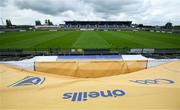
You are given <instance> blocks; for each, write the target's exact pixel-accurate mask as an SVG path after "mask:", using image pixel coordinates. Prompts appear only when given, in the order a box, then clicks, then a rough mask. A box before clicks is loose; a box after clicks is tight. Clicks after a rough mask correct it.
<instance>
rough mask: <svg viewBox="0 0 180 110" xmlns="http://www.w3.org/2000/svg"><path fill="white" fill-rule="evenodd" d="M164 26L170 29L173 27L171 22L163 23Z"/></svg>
mask: <svg viewBox="0 0 180 110" xmlns="http://www.w3.org/2000/svg"><path fill="white" fill-rule="evenodd" d="M165 28H166V29H172V28H173V24H172V23H171V22H168V23H166V24H165Z"/></svg>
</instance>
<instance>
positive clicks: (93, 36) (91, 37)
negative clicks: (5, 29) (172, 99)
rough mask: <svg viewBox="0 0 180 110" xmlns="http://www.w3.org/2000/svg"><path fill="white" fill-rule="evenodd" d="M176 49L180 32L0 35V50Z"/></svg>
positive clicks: (82, 32) (70, 32)
mask: <svg viewBox="0 0 180 110" xmlns="http://www.w3.org/2000/svg"><path fill="white" fill-rule="evenodd" d="M38 48H40V49H48V48H180V35H179V34H167V33H150V32H112V31H107V32H98V31H58V32H48V31H39V32H12V33H1V34H0V49H25V50H28V49H38Z"/></svg>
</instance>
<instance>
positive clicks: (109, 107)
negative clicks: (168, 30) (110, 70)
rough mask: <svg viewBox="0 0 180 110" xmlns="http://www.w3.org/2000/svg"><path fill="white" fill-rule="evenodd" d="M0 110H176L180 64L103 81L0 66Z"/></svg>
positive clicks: (179, 92)
mask: <svg viewBox="0 0 180 110" xmlns="http://www.w3.org/2000/svg"><path fill="white" fill-rule="evenodd" d="M0 109H2V110H4V109H17V110H20V109H21V110H23V109H29V110H30V109H36V110H40V109H43V110H46V109H51V110H55V109H57V110H132V109H133V110H147V109H148V110H179V109H180V61H176V62H172V63H168V64H164V65H161V66H158V67H154V68H151V69H147V70H142V71H138V72H133V73H129V74H121V75H115V76H109V77H102V78H75V77H69V76H61V75H55V74H46V73H39V72H28V71H24V70H20V69H15V68H12V67H9V66H6V65H0Z"/></svg>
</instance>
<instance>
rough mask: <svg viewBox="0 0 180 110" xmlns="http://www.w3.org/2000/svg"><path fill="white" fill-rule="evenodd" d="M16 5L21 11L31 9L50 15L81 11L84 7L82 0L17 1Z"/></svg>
mask: <svg viewBox="0 0 180 110" xmlns="http://www.w3.org/2000/svg"><path fill="white" fill-rule="evenodd" d="M14 3H15V5H16V6H17V7H18V8H20V9H31V10H34V11H38V12H40V13H44V14H50V15H57V14H59V13H62V12H65V11H79V10H81V8H83V7H84V5H83V4H82V2H81V1H80V0H16V1H14Z"/></svg>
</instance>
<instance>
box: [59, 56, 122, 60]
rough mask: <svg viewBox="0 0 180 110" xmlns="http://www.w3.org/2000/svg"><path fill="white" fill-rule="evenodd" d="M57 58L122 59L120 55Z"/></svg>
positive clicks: (65, 57)
mask: <svg viewBox="0 0 180 110" xmlns="http://www.w3.org/2000/svg"><path fill="white" fill-rule="evenodd" d="M58 59H79V60H81V59H82V60H83V59H122V56H121V55H86V56H58Z"/></svg>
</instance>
